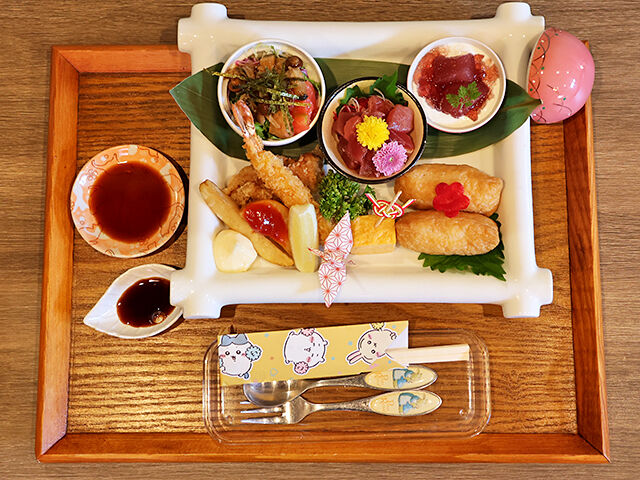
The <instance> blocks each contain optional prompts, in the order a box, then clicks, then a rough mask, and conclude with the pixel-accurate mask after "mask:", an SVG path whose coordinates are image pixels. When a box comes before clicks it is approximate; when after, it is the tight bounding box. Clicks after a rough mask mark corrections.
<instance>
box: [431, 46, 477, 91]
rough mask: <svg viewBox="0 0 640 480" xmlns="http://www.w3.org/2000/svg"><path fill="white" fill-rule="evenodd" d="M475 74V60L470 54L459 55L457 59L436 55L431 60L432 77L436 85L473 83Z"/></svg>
mask: <svg viewBox="0 0 640 480" xmlns="http://www.w3.org/2000/svg"><path fill="white" fill-rule="evenodd" d="M475 72H476V60H475V58H474V57H473V55H472V54H470V53H467V54H466V55H459V56H457V57H445V56H444V55H438V56H437V57H436V58H435V59H434V60H433V77H434V78H437V79H438V83H440V84H443V83H463V84H465V85H466V84H468V83H471V82H473V80H474V75H475Z"/></svg>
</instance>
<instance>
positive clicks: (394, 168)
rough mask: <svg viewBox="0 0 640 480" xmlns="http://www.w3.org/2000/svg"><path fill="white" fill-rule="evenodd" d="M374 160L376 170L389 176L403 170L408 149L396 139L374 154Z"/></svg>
mask: <svg viewBox="0 0 640 480" xmlns="http://www.w3.org/2000/svg"><path fill="white" fill-rule="evenodd" d="M372 161H373V164H374V165H375V167H376V170H378V172H380V173H381V174H382V175H384V176H385V177H388V176H389V175H393V174H394V173H396V172H399V171H400V170H402V167H404V164H405V163H406V161H407V151H406V150H405V148H404V147H403V146H402V145H400V144H399V143H398V142H396V141H395V140H394V141H392V142H387V143H385V144H384V145H382V147H380V149H379V150H378V151H377V152H376V154H375V155H374V156H373V158H372Z"/></svg>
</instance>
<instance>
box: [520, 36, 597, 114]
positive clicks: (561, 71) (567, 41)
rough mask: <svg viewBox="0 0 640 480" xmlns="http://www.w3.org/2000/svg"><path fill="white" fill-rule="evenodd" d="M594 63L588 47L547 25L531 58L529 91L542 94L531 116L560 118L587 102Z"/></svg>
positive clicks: (593, 74)
mask: <svg viewBox="0 0 640 480" xmlns="http://www.w3.org/2000/svg"><path fill="white" fill-rule="evenodd" d="M594 77H595V65H594V63H593V57H592V56H591V52H589V49H588V48H587V47H586V46H585V45H584V43H582V42H581V41H580V40H578V39H577V38H576V37H574V36H573V35H571V34H570V33H568V32H564V31H562V30H556V29H555V28H547V29H546V30H545V31H544V32H543V33H542V35H541V36H540V38H539V39H538V43H537V44H536V46H535V47H534V49H533V52H532V54H531V60H530V62H529V86H528V88H527V90H528V93H529V95H531V96H532V97H533V98H539V99H540V101H541V102H542V105H540V106H539V107H537V108H536V109H535V110H534V111H533V112H532V113H531V118H533V120H534V121H535V122H537V123H555V122H561V121H563V120H564V119H566V118H569V117H570V116H572V115H573V114H575V113H577V112H578V110H580V109H581V108H582V107H583V106H584V104H585V103H586V102H587V99H588V98H589V95H590V94H591V89H592V88H593V79H594Z"/></svg>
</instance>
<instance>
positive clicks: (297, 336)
mask: <svg viewBox="0 0 640 480" xmlns="http://www.w3.org/2000/svg"><path fill="white" fill-rule="evenodd" d="M327 345H329V342H328V341H327V340H325V339H324V337H323V336H322V335H320V334H319V333H318V332H316V330H315V329H314V328H303V329H301V330H300V331H299V332H297V333H296V332H295V331H294V330H292V331H290V332H289V335H287V339H286V340H285V341H284V347H283V355H284V363H285V364H287V365H288V364H289V363H291V364H293V371H294V373H296V374H298V375H304V374H305V373H307V372H308V371H309V369H311V368H313V367H315V366H317V365H319V364H321V363H324V361H325V358H324V356H325V354H326V353H327Z"/></svg>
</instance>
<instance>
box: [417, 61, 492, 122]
mask: <svg viewBox="0 0 640 480" xmlns="http://www.w3.org/2000/svg"><path fill="white" fill-rule="evenodd" d="M483 59H484V55H480V54H477V55H473V54H471V53H468V54H466V55H458V56H454V57H448V56H446V55H445V54H444V53H443V52H442V51H440V50H439V49H435V50H432V51H430V52H428V53H427V54H426V55H425V56H424V57H423V58H422V60H420V63H419V64H418V68H417V69H416V73H415V74H414V81H415V82H416V83H417V84H418V94H419V95H420V96H422V97H424V98H425V99H426V100H427V103H429V105H431V107H433V108H435V109H436V110H438V111H440V112H443V113H446V114H448V115H451V116H452V117H454V118H460V117H462V116H467V117H469V118H470V119H471V120H474V121H475V120H477V119H478V114H479V113H480V110H482V107H483V106H484V105H485V103H486V102H487V99H488V98H489V96H490V94H491V87H490V85H491V84H492V83H493V82H494V81H495V80H496V79H497V78H498V67H497V66H495V65H491V66H487V65H486V62H484V61H483ZM474 82H475V87H476V88H477V91H478V93H479V95H477V96H476V97H475V98H473V99H470V100H469V101H470V102H471V103H470V104H469V102H466V103H465V102H462V103H456V102H454V104H452V103H451V102H450V100H449V99H448V98H447V95H454V96H457V95H458V94H459V93H460V92H461V90H460V87H464V88H465V89H466V88H468V87H469V85H471V84H472V83H474Z"/></svg>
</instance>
